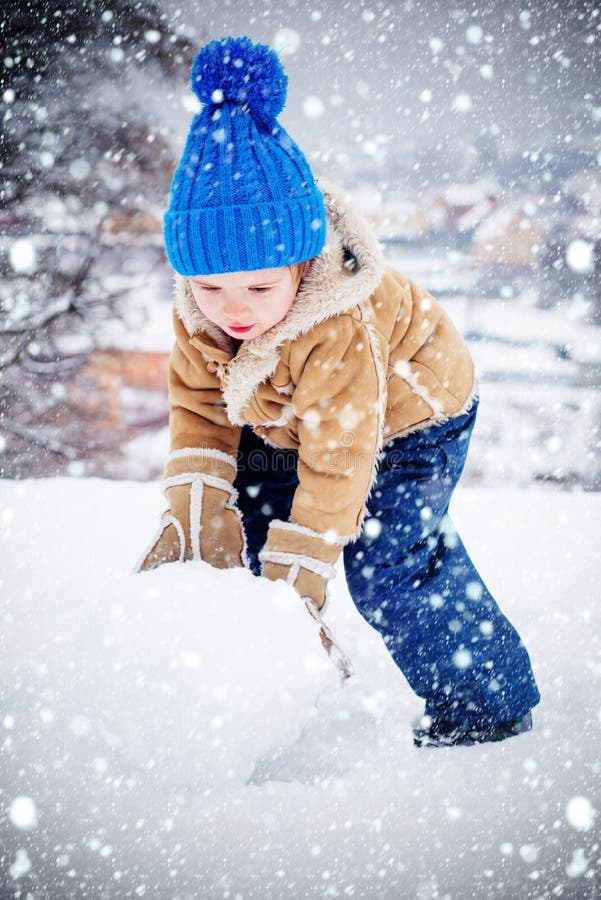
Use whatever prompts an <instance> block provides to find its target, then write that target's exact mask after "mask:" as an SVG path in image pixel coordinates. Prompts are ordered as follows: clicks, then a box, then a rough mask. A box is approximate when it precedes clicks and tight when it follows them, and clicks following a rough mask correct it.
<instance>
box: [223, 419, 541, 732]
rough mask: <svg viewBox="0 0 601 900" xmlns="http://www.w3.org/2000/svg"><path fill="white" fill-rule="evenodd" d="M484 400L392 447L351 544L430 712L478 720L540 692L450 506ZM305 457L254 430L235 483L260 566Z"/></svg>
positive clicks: (356, 594)
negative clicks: (268, 441)
mask: <svg viewBox="0 0 601 900" xmlns="http://www.w3.org/2000/svg"><path fill="white" fill-rule="evenodd" d="M477 407H478V403H477V401H475V402H474V404H473V405H472V407H471V408H470V410H469V411H468V412H467V413H465V414H464V415H461V416H457V417H455V418H452V419H449V420H448V421H446V422H444V423H443V424H440V425H433V426H431V427H429V428H426V429H423V430H421V431H416V432H413V433H412V434H409V435H407V436H406V437H401V438H396V439H394V440H393V441H391V442H390V443H388V444H387V445H386V446H385V447H384V448H383V449H382V451H381V453H380V457H379V464H378V473H377V477H376V481H375V484H374V485H373V487H372V491H371V494H370V497H369V499H368V503H367V506H368V510H369V515H368V517H367V518H366V521H365V522H364V527H363V529H362V533H361V535H360V537H359V538H358V539H357V540H356V541H354V542H353V543H350V544H347V545H346V546H345V548H344V551H343V552H344V569H345V574H346V580H347V584H348V588H349V592H350V594H351V597H352V598H353V601H354V603H355V605H356V606H357V608H358V610H359V612H360V613H361V614H362V616H363V617H364V618H365V619H366V620H367V622H369V624H370V625H372V626H373V628H375V629H376V630H377V631H378V632H380V634H381V635H382V637H383V639H384V642H385V645H386V647H387V648H388V651H389V652H390V654H391V655H392V657H393V659H394V661H395V663H396V664H397V665H398V667H399V668H400V670H401V671H402V673H403V675H404V676H405V678H406V679H407V681H408V683H409V685H410V686H411V687H412V689H413V690H414V691H415V693H416V694H418V696H420V697H422V698H423V699H424V700H425V714H426V715H430V716H432V717H435V718H440V719H444V720H445V721H446V722H450V723H453V724H456V725H461V726H466V727H470V728H471V727H477V726H481V725H490V724H497V723H501V722H508V721H511V720H513V719H516V718H518V717H519V716H521V715H523V714H524V713H526V712H527V711H528V710H529V709H531V708H532V707H533V706H535V705H536V704H537V703H538V702H539V700H540V695H539V692H538V688H537V686H536V682H535V680H534V676H533V674H532V668H531V665H530V659H529V657H528V653H527V651H526V649H525V647H524V645H523V644H522V642H521V640H520V637H519V635H518V633H517V632H516V630H515V628H514V627H513V626H512V625H511V623H510V622H509V621H508V620H507V618H506V617H505V616H504V615H503V613H502V612H501V610H500V609H499V606H498V605H497V603H496V601H495V600H494V599H493V597H492V596H491V594H490V592H489V590H488V589H487V587H486V585H485V584H484V583H483V581H482V578H481V577H480V575H479V574H478V572H477V571H476V569H475V567H474V564H473V563H472V561H471V559H470V558H469V556H468V554H467V551H466V549H465V547H464V545H463V543H462V542H461V539H460V537H459V535H458V534H457V531H456V530H455V528H454V526H453V524H452V521H451V519H450V517H449V513H448V508H449V501H450V499H451V495H452V493H453V490H454V488H455V485H456V484H457V482H458V480H459V477H460V475H461V472H462V470H463V467H464V464H465V459H466V456H467V449H468V445H469V440H470V436H471V433H472V429H473V427H474V422H475V418H476V412H477ZM296 461H297V454H296V451H295V450H279V449H275V448H272V447H269V446H267V445H266V444H265V443H264V442H263V441H262V440H261V439H260V438H258V437H256V436H255V435H254V433H253V432H252V430H251V429H250V428H248V427H244V428H243V429H242V437H241V442H240V453H239V459H238V475H237V478H236V481H235V487H236V488H237V489H238V491H239V499H238V504H239V507H240V510H241V512H242V514H243V517H244V527H245V533H246V537H247V543H248V556H249V560H250V563H251V568H252V570H253V572H255V574H259V571H260V564H259V562H258V559H257V554H258V552H259V550H260V549H261V547H262V546H263V544H264V542H265V539H266V536H267V528H268V525H269V522H270V520H271V519H273V518H278V519H283V520H284V521H286V520H287V519H288V517H289V514H290V508H291V504H292V497H293V494H294V491H295V489H296V487H297V485H298V479H297V476H296Z"/></svg>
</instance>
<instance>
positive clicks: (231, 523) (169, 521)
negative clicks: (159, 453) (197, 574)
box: [136, 455, 245, 572]
mask: <svg viewBox="0 0 601 900" xmlns="http://www.w3.org/2000/svg"><path fill="white" fill-rule="evenodd" d="M208 465H209V464H208V463H207V459H206V458H203V457H198V456H194V455H190V456H178V457H175V458H173V457H172V458H171V459H170V460H169V461H168V463H167V466H166V468H165V481H164V485H163V487H164V493H165V497H166V499H167V502H168V503H169V509H167V510H166V511H165V512H164V513H163V516H162V519H161V528H160V531H159V535H158V537H157V538H155V540H154V542H153V544H152V545H151V547H150V549H149V550H148V551H147V553H146V554H145V556H144V557H143V558H142V561H141V562H140V563H139V564H138V565H137V567H136V571H138V572H139V571H143V570H146V569H154V568H155V567H156V566H159V565H161V564H162V563H165V562H177V561H180V562H183V561H184V560H191V559H201V560H204V562H208V563H210V565H212V566H215V567H216V568H218V569H229V568H233V567H235V566H243V565H244V564H245V560H244V549H245V542H244V532H243V529H242V517H241V515H240V512H239V510H238V508H237V507H236V506H235V500H236V496H237V495H236V491H235V490H234V488H233V487H232V484H231V482H230V481H229V480H228V479H227V478H226V477H224V476H226V475H227V474H230V473H229V472H228V471H227V469H228V465H227V463H224V462H221V461H220V460H215V459H213V458H211V459H210V468H211V469H212V472H207V471H203V469H206V468H207V467H208Z"/></svg>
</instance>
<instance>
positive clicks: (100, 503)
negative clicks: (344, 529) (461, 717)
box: [0, 479, 601, 900]
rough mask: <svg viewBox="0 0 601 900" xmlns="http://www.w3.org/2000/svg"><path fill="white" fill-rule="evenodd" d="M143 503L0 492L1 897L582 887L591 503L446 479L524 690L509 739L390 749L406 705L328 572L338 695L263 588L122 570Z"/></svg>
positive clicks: (448, 893)
mask: <svg viewBox="0 0 601 900" xmlns="http://www.w3.org/2000/svg"><path fill="white" fill-rule="evenodd" d="M161 505H162V499H161V496H160V493H159V491H158V489H157V487H156V485H153V484H150V485H149V484H129V483H123V482H121V483H114V482H113V483H111V482H102V481H100V480H93V479H90V480H82V481H78V480H76V479H72V480H69V479H53V480H45V481H28V482H4V483H1V484H0V509H1V517H0V521H1V528H0V539H1V541H2V547H3V554H4V556H3V567H2V573H1V575H0V578H1V579H2V581H1V584H0V590H1V600H0V616H1V619H2V629H1V632H2V654H1V656H0V659H1V663H0V665H1V670H0V685H1V694H0V704H1V705H0V736H1V738H0V739H1V746H2V749H1V752H0V842H1V845H2V850H0V894H1V896H2V897H7V898H8V897H14V898H18V897H21V898H24V897H26V896H30V897H32V898H33V897H38V896H39V897H42V896H43V897H46V898H51V900H54V898H57V900H58V898H60V900H65V898H78V900H79V898H94V900H95V898H101V897H108V896H110V897H111V898H116V900H120V898H126V897H127V898H130V897H133V898H135V897H138V896H140V897H142V896H147V897H148V896H151V897H156V898H161V900H163V898H171V900H176V898H178V900H183V898H186V900H187V898H190V900H191V898H198V897H204V898H222V897H223V898H234V897H238V898H244V900H247V898H257V900H259V898H260V900H269V898H274V900H275V898H278V900H280V898H298V897H301V896H306V897H311V898H313V897H315V898H317V897H326V896H333V897H361V898H379V900H380V898H382V900H403V898H407V900H408V898H412V900H413V898H415V897H419V898H442V897H447V898H458V897H461V898H468V897H473V898H487V900H488V898H499V900H500V898H507V897H549V898H551V897H553V896H561V897H563V898H574V900H576V898H578V900H580V898H587V897H592V896H594V890H595V867H596V866H597V862H598V858H599V839H598V833H597V832H598V817H599V813H598V810H599V790H598V785H599V770H600V766H599V762H598V747H599V736H600V722H601V710H600V707H599V700H598V698H599V679H600V677H601V664H600V654H599V628H598V621H599V611H598V605H597V604H596V596H597V582H598V572H597V571H596V570H597V569H598V566H596V565H594V564H592V563H591V560H593V559H595V558H596V557H595V554H594V551H595V550H596V548H595V533H596V532H595V528H594V527H593V523H594V522H596V521H598V516H599V512H600V510H599V506H600V505H601V501H600V499H599V497H598V496H596V495H588V496H585V495H570V494H562V495H557V494H546V493H544V492H527V493H526V492H524V493H521V494H520V493H503V492H494V493H492V492H491V493H488V494H484V493H479V492H469V491H468V492H463V493H462V492H460V493H459V494H458V495H457V498H456V503H455V510H454V514H455V519H456V521H457V524H458V526H459V529H460V531H461V532H462V533H463V535H464V537H465V538H466V542H467V544H468V546H469V547H470V548H472V547H473V548H474V549H475V550H476V551H477V552H476V553H474V558H475V559H476V561H477V563H478V565H479V567H480V569H481V571H482V574H483V576H484V578H485V580H487V581H488V582H489V584H490V586H491V587H492V588H493V590H494V591H495V593H497V594H498V595H499V597H500V599H502V605H503V607H504V609H505V610H506V611H507V613H508V614H509V616H510V618H511V619H512V620H513V621H514V622H515V624H516V625H517V626H518V628H519V630H520V632H521V633H522V636H523V638H524V640H525V641H526V643H527V645H528V647H529V649H530V651H531V655H532V658H533V662H534V667H535V672H536V674H537V678H538V680H539V684H540V687H541V691H542V694H543V702H542V704H541V706H540V707H539V708H537V710H536V711H535V730H534V731H533V732H532V733H530V734H527V735H524V736H522V737H519V738H515V739H513V740H511V741H507V742H505V743H503V744H499V745H488V746H483V747H475V748H463V749H459V748H454V749H452V750H442V751H423V750H422V751H417V750H415V749H414V748H413V746H412V743H411V734H410V723H411V720H412V719H413V718H415V716H417V715H418V714H419V712H420V711H421V702H420V701H419V699H418V698H416V697H415V696H414V695H413V694H412V693H411V692H410V690H409V688H408V687H407V685H406V683H405V681H404V679H403V678H402V676H401V675H400V673H399V672H398V670H397V669H396V667H395V666H394V664H393V663H392V661H391V659H390V657H389V656H388V654H387V652H386V650H385V648H384V645H383V643H382V641H381V640H380V638H379V637H378V636H377V635H376V634H375V632H374V631H373V630H372V629H371V628H369V626H368V625H367V624H366V623H365V622H364V621H363V619H362V618H361V617H360V616H359V614H358V612H357V611H356V609H355V608H354V606H353V605H352V603H351V601H350V598H349V597H348V594H347V592H346V589H345V585H344V579H343V578H339V584H338V585H337V589H336V596H335V598H334V600H333V604H332V609H331V612H329V613H328V615H327V618H328V621H329V623H330V624H331V626H332V628H333V629H334V631H335V634H336V636H337V638H338V639H339V641H340V643H341V645H342V646H343V647H344V648H345V649H346V650H347V651H348V652H349V655H350V656H351V658H352V660H353V663H354V665H355V669H356V672H357V674H356V677H355V679H354V680H353V681H352V682H351V683H350V684H347V685H345V686H341V685H340V684H339V681H338V676H337V674H336V672H335V670H334V669H333V667H332V666H331V664H330V662H329V661H328V659H327V657H326V656H325V654H324V652H323V650H322V648H321V645H320V644H319V640H318V636H317V631H316V626H315V623H314V622H313V620H312V619H311V618H310V617H309V615H308V614H307V612H306V611H305V609H304V608H303V606H302V605H301V604H300V603H299V602H297V600H296V595H295V594H294V592H293V591H292V590H291V589H290V588H288V587H287V586H286V585H284V584H283V583H281V582H280V583H277V584H272V583H270V582H268V581H265V580H264V579H257V578H254V577H253V576H252V575H251V574H250V573H249V572H246V571H242V570H229V571H217V570H213V569H211V568H210V567H209V566H206V565H205V564H203V563H196V564H186V565H183V566H181V565H179V564H172V565H169V566H164V567H162V568H161V569H158V570H156V571H154V572H150V573H144V574H143V575H131V574H130V572H131V568H132V565H133V563H134V562H135V559H136V558H137V556H138V555H139V553H140V552H141V550H142V549H143V547H144V545H145V543H146V541H147V539H148V538H149V537H150V535H151V534H152V531H153V528H154V526H155V524H156V519H157V517H158V514H159V512H160V510H161ZM483 522H486V527H485V528H483ZM566 601H569V602H566Z"/></svg>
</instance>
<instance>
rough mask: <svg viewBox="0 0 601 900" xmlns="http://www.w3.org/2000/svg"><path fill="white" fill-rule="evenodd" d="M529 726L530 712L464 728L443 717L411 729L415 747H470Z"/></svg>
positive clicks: (530, 724) (530, 725)
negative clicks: (510, 720)
mask: <svg viewBox="0 0 601 900" xmlns="http://www.w3.org/2000/svg"><path fill="white" fill-rule="evenodd" d="M531 728H532V713H531V712H527V713H526V714H525V715H523V716H520V718H519V719H514V720H513V721H512V722H500V723H498V724H496V725H485V726H484V727H482V728H465V727H461V726H457V725H455V724H453V723H452V722H445V721H444V720H443V719H433V720H432V721H431V723H430V724H429V726H427V727H422V726H421V725H420V726H418V727H416V728H414V729H413V743H414V745H415V746H416V747H470V746H472V745H473V744H488V743H492V742H493V741H504V740H505V739H506V738H510V737H515V735H517V734H524V732H526V731H530V729H531Z"/></svg>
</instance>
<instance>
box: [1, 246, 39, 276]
mask: <svg viewBox="0 0 601 900" xmlns="http://www.w3.org/2000/svg"><path fill="white" fill-rule="evenodd" d="M8 259H9V262H10V264H11V266H12V267H13V269H14V271H15V272H18V273H19V274H20V275H30V274H31V273H32V272H35V270H36V269H37V254H36V251H35V247H34V246H33V244H32V242H31V241H30V240H28V239H27V238H19V239H18V240H16V241H15V242H14V243H13V244H12V245H11V247H10V250H9V251H8Z"/></svg>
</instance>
